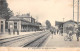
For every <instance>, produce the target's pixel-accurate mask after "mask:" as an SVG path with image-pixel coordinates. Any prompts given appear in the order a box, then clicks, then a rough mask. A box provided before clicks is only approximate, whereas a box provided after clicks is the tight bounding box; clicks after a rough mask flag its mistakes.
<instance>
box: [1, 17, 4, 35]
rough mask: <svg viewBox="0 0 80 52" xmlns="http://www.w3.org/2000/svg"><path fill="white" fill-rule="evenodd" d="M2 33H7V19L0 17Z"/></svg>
mask: <svg viewBox="0 0 80 52" xmlns="http://www.w3.org/2000/svg"><path fill="white" fill-rule="evenodd" d="M0 33H5V19H3V18H1V17H0Z"/></svg>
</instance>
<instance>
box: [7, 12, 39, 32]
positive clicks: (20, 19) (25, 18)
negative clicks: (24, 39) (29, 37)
mask: <svg viewBox="0 0 80 52" xmlns="http://www.w3.org/2000/svg"><path fill="white" fill-rule="evenodd" d="M40 26H41V23H40V22H36V21H35V19H34V18H33V17H32V16H30V14H29V13H28V14H24V15H18V16H13V17H11V18H10V19H9V20H8V29H10V30H11V31H13V30H18V31H19V32H27V31H39V30H40Z"/></svg>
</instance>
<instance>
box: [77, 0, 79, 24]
mask: <svg viewBox="0 0 80 52" xmlns="http://www.w3.org/2000/svg"><path fill="white" fill-rule="evenodd" d="M77 23H79V0H78V9H77Z"/></svg>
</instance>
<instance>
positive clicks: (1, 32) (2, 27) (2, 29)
mask: <svg viewBox="0 0 80 52" xmlns="http://www.w3.org/2000/svg"><path fill="white" fill-rule="evenodd" d="M1 33H3V24H1Z"/></svg>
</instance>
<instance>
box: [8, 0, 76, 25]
mask: <svg viewBox="0 0 80 52" xmlns="http://www.w3.org/2000/svg"><path fill="white" fill-rule="evenodd" d="M7 2H8V7H9V8H10V9H11V10H12V11H13V13H14V14H15V15H16V14H17V13H20V14H26V13H30V14H31V15H32V16H33V17H34V18H35V19H36V18H37V19H38V21H39V22H41V23H42V24H43V25H45V21H46V20H49V21H50V22H51V25H52V26H54V25H55V21H63V18H65V19H64V21H67V20H71V19H73V7H72V4H73V0H7ZM75 11H76V7H75ZM76 20H77V19H76V13H75V21H76Z"/></svg>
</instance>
